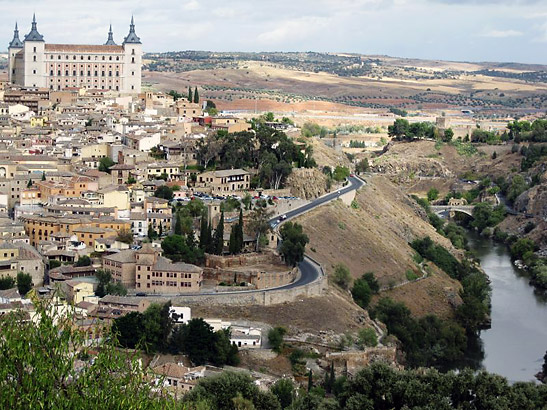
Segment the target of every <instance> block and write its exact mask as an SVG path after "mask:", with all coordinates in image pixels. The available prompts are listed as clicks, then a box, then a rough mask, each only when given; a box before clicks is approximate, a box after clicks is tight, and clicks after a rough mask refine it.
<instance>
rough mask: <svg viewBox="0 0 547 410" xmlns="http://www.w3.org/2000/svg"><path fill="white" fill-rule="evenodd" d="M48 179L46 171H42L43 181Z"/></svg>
mask: <svg viewBox="0 0 547 410" xmlns="http://www.w3.org/2000/svg"><path fill="white" fill-rule="evenodd" d="M45 180H46V171H42V181H45Z"/></svg>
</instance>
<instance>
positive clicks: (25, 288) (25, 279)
mask: <svg viewBox="0 0 547 410" xmlns="http://www.w3.org/2000/svg"><path fill="white" fill-rule="evenodd" d="M31 289H32V276H30V275H29V274H28V273H24V272H19V273H18V274H17V290H18V291H19V294H20V295H21V296H22V297H24V296H25V295H26V294H27V293H29V291H30V290H31Z"/></svg>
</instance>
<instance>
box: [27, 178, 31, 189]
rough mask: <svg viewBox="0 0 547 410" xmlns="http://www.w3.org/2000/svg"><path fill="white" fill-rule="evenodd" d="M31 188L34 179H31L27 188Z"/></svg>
mask: <svg viewBox="0 0 547 410" xmlns="http://www.w3.org/2000/svg"><path fill="white" fill-rule="evenodd" d="M31 186H32V179H29V180H28V183H27V188H30V187H31Z"/></svg>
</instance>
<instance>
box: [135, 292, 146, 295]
mask: <svg viewBox="0 0 547 410" xmlns="http://www.w3.org/2000/svg"><path fill="white" fill-rule="evenodd" d="M135 296H146V293H144V292H139V293H137V294H136V295H135Z"/></svg>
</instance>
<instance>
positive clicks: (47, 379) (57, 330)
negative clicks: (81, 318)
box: [0, 300, 179, 410]
mask: <svg viewBox="0 0 547 410" xmlns="http://www.w3.org/2000/svg"><path fill="white" fill-rule="evenodd" d="M34 303H35V311H36V314H35V319H34V320H20V319H21V316H20V312H15V313H12V314H8V315H4V316H3V318H2V320H1V321H0V334H2V337H1V338H0V351H1V352H2V354H1V355H0V380H1V382H0V384H1V387H2V394H0V408H2V409H13V410H19V409H21V410H22V409H29V408H36V407H37V406H40V405H42V407H47V408H50V409H62V408H72V409H97V408H105V409H122V408H123V409H150V410H152V409H157V410H160V409H175V408H179V407H178V406H177V405H176V403H175V402H174V401H173V400H172V399H170V398H168V397H169V396H168V395H167V394H166V392H165V391H163V388H162V387H161V386H153V385H152V384H151V383H149V382H145V380H147V379H146V377H147V376H146V374H145V370H144V368H143V367H142V366H140V365H139V357H138V356H137V355H133V354H128V353H127V352H125V351H122V350H119V349H117V348H116V343H117V342H116V339H115V336H112V335H109V337H105V338H103V339H102V340H101V341H90V340H88V338H87V333H84V332H81V331H80V329H79V328H78V327H76V326H74V321H73V319H75V317H74V316H75V315H74V313H73V312H69V313H68V317H67V316H65V315H67V314H66V313H63V316H60V314H59V313H56V312H58V311H57V309H54V307H53V306H52V305H51V302H50V301H46V300H36V301H35V302H34ZM65 319H68V320H65ZM90 343H91V345H90ZM37 347H39V348H37ZM90 354H91V355H93V360H92V361H89V360H87V361H85V359H83V358H84V357H88V356H89V355H90ZM78 359H81V360H80V361H79V363H78V364H77V360H78ZM82 361H83V365H82Z"/></svg>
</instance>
